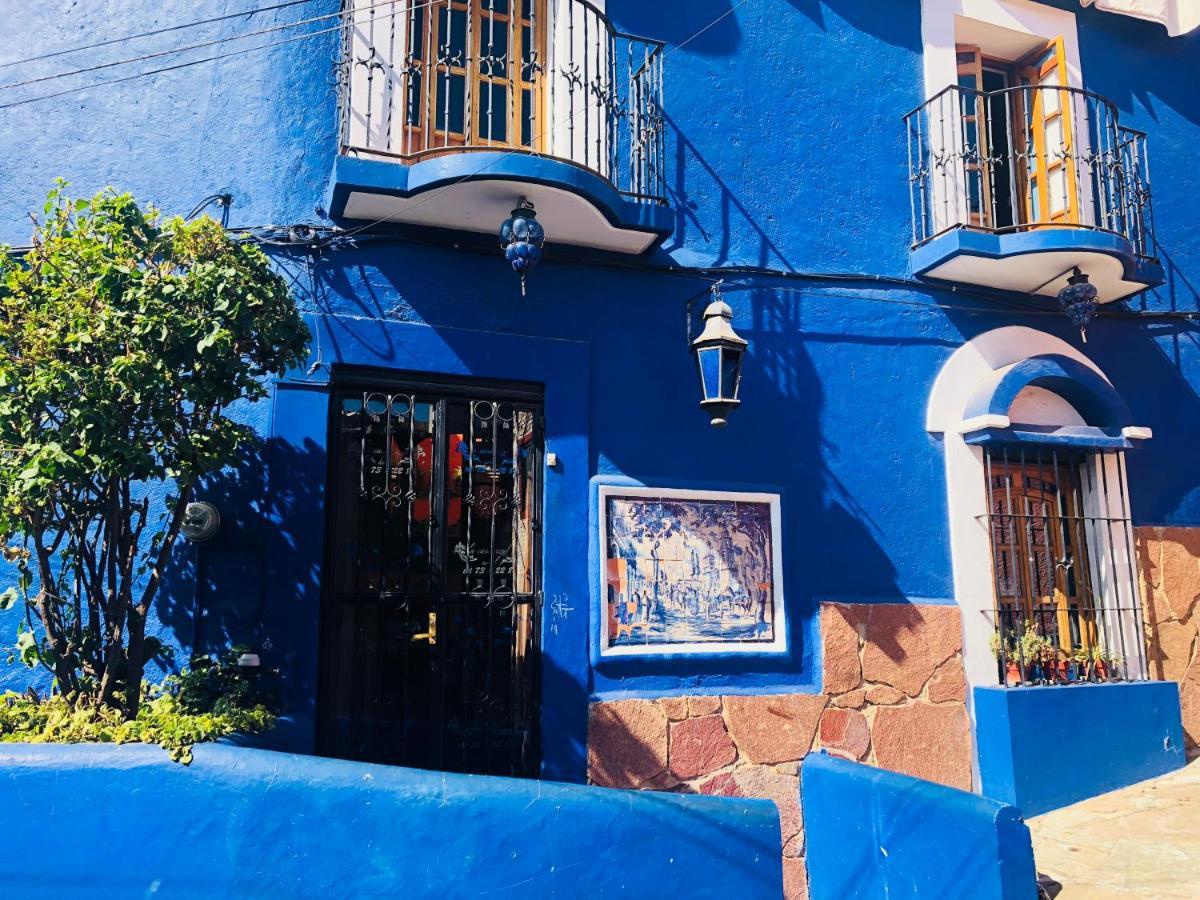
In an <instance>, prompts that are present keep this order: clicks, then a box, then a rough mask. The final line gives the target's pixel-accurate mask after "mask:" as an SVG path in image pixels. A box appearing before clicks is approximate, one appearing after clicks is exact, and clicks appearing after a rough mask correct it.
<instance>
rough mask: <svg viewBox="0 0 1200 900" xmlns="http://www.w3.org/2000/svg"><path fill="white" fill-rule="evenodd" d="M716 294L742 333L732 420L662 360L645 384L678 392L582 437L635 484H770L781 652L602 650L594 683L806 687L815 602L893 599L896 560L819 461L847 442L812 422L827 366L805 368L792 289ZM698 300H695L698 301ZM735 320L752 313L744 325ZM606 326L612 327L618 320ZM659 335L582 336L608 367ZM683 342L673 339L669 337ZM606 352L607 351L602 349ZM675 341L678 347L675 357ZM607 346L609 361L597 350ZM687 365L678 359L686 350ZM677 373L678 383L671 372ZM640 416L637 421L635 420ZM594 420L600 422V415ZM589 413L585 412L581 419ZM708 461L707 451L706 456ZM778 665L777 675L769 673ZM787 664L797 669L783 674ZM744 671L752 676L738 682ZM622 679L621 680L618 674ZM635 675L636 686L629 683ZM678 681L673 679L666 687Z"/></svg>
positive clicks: (679, 368) (890, 464) (689, 375)
mask: <svg viewBox="0 0 1200 900" xmlns="http://www.w3.org/2000/svg"><path fill="white" fill-rule="evenodd" d="M726 300H727V301H728V302H730V303H731V304H732V305H734V307H735V309H736V312H735V321H736V322H738V323H739V324H738V328H739V330H740V331H741V333H742V334H743V335H744V336H745V337H746V338H748V339H749V340H750V342H751V349H750V355H749V357H748V358H747V360H746V364H745V367H744V370H743V376H742V378H743V380H742V386H741V392H740V393H741V397H742V406H741V408H740V409H739V410H738V411H737V413H736V414H735V415H736V426H734V425H731V426H730V427H729V428H726V429H722V430H715V429H713V428H711V427H710V426H709V425H708V424H707V421H706V420H705V418H704V416H703V414H701V413H700V412H699V411H698V410H697V409H696V408H695V406H694V404H693V403H692V402H689V401H690V400H691V398H692V397H694V396H695V392H696V386H695V385H694V383H693V381H694V378H695V373H694V372H693V371H692V370H691V368H690V367H688V366H686V365H675V363H676V360H675V359H672V358H668V359H667V360H666V361H665V362H664V363H663V365H664V366H670V367H671V370H670V371H669V372H668V371H666V370H665V369H664V370H663V371H662V373H661V374H660V375H659V376H658V377H657V378H654V377H653V376H651V380H653V381H656V382H658V384H659V390H660V391H662V392H664V393H666V392H667V391H671V390H672V388H674V390H673V394H674V396H675V397H677V398H687V400H685V401H678V400H676V401H672V402H662V403H660V402H658V400H657V398H651V399H653V400H654V402H652V403H647V404H644V405H643V406H644V410H642V411H640V412H635V411H632V410H631V411H629V413H628V414H626V416H625V417H624V420H623V421H624V422H625V425H626V427H624V428H622V429H618V430H613V429H602V430H598V431H597V432H596V433H595V435H594V438H593V440H594V442H595V443H596V445H597V450H598V452H599V454H600V455H601V458H602V459H603V461H604V462H605V463H606V464H607V465H608V466H609V467H611V469H612V470H613V471H616V472H619V473H621V474H624V475H627V476H630V477H633V478H636V479H638V480H640V481H643V482H645V483H648V484H651V485H653V484H671V483H684V484H686V483H687V482H688V480H689V479H692V480H693V483H705V482H708V483H710V484H713V483H715V484H716V485H717V486H721V485H728V486H730V487H734V488H737V487H741V488H743V489H744V488H745V486H746V485H747V484H749V485H761V486H763V487H764V488H765V489H778V490H780V491H781V492H782V495H783V502H782V504H781V515H782V523H781V524H782V546H783V569H784V590H783V594H784V598H785V602H786V604H787V607H786V608H787V616H788V622H789V625H788V627H789V631H790V634H789V652H788V654H787V656H786V657H782V658H776V659H764V658H762V657H758V658H754V657H750V658H745V657H737V656H718V657H715V658H696V657H687V658H674V659H668V660H661V661H660V660H653V661H652V660H649V659H644V658H643V659H633V658H629V657H615V658H609V659H605V660H603V661H602V662H601V663H600V664H599V666H598V669H599V671H598V673H597V675H596V679H595V683H594V689H595V691H596V692H600V693H602V692H603V691H605V690H608V689H613V688H616V687H618V686H620V687H626V688H628V687H635V686H636V687H638V688H645V689H660V690H661V689H664V688H666V689H667V690H670V689H671V688H672V686H671V685H668V684H666V683H665V682H662V681H661V680H660V681H657V682H651V681H650V680H649V679H651V678H659V679H661V678H664V677H668V678H669V677H671V676H682V675H684V674H686V676H687V677H689V678H697V677H699V678H708V679H710V680H709V682H708V683H707V684H706V685H705V687H704V688H703V689H702V690H721V689H722V687H729V688H733V689H735V690H743V691H744V690H747V689H750V688H766V689H768V690H769V689H772V688H774V689H779V688H780V687H784V686H786V687H787V688H789V689H792V690H804V689H806V687H809V688H811V686H815V685H816V684H817V674H816V669H817V667H816V662H815V661H816V659H817V656H816V653H815V646H814V645H815V640H816V637H817V630H816V627H815V619H816V614H817V602H818V600H820V599H830V598H837V599H855V598H858V599H862V600H870V601H884V600H886V601H891V602H906V599H907V598H906V594H905V591H904V589H903V588H902V587H901V586H900V584H899V581H898V575H897V569H896V566H895V564H894V563H893V561H892V560H891V559H890V558H889V556H888V553H887V552H886V551H885V550H884V549H883V547H882V546H881V534H880V528H879V526H878V525H877V523H875V522H874V521H872V518H871V515H870V512H869V511H868V510H866V509H865V508H864V507H863V506H862V505H860V503H859V502H858V500H857V499H856V497H855V494H854V491H853V490H852V489H850V488H848V487H847V486H846V485H845V484H844V483H843V482H842V480H841V478H840V477H839V475H838V473H837V472H835V471H834V470H833V469H832V468H831V466H830V462H831V461H836V460H837V459H838V458H839V456H840V455H841V453H842V452H843V451H844V452H846V453H848V454H852V455H853V456H855V457H856V458H857V456H858V454H859V452H860V449H859V448H855V447H846V448H841V447H839V446H838V445H836V444H834V443H832V442H831V441H830V440H829V438H828V437H827V436H826V435H827V434H828V433H829V431H830V429H829V427H828V423H827V422H826V421H824V420H823V416H824V408H825V405H826V399H827V397H826V394H827V392H826V381H827V375H826V373H822V372H818V370H817V367H816V365H815V363H814V360H813V357H812V355H811V353H810V350H809V348H808V346H807V334H806V339H805V340H799V339H797V335H799V334H801V327H800V326H801V322H800V319H801V305H802V298H801V296H800V295H798V294H795V293H790V292H787V293H785V292H777V291H775V290H772V289H769V288H754V289H751V290H749V291H741V290H737V291H731V292H728V293H727V294H726ZM702 303H703V300H702V301H701V304H702ZM741 323H751V324H750V327H746V326H744V325H742V324H741ZM618 324H619V323H618ZM663 333H664V331H663V330H662V329H659V328H645V329H638V330H637V331H635V332H629V333H626V334H624V335H623V336H621V337H620V338H619V339H618V338H617V336H616V335H614V336H613V340H612V341H608V340H605V339H604V338H600V339H598V340H596V342H595V343H594V345H593V347H594V351H593V352H594V353H595V354H596V357H595V360H594V365H595V367H596V371H597V372H600V371H604V370H610V369H616V368H619V367H620V366H621V364H622V363H621V359H618V358H617V357H618V356H619V357H621V358H622V359H623V358H634V359H645V360H656V359H658V358H661V357H662V356H663V349H662V348H663V344H664V340H663ZM681 343H682V340H681ZM610 348H611V349H610ZM682 352H683V351H682V348H681V354H682ZM606 354H612V356H613V358H605V357H606ZM685 361H686V360H685ZM676 379H678V381H679V384H678V385H672V384H671V382H672V381H674V380H676ZM593 390H594V391H596V395H595V396H596V401H595V405H596V407H597V411H599V410H600V408H601V406H602V405H603V404H605V403H606V402H614V401H615V398H614V399H613V400H607V398H606V396H605V395H606V392H607V390H608V387H607V385H606V383H605V379H604V378H599V379H597V380H596V383H594V385H593ZM639 414H641V415H644V416H645V417H646V421H645V423H644V426H643V427H639V423H637V422H635V418H636V416H637V415H639ZM601 417H602V418H601V419H600V421H603V414H602V413H601ZM594 421H595V419H594ZM855 427H858V428H861V429H862V438H863V440H869V439H871V437H872V432H874V431H875V430H876V429H875V426H874V425H870V426H868V424H867V423H865V422H864V423H862V424H861V425H856V426H855ZM636 433H644V434H647V435H671V436H672V438H671V440H672V442H673V443H674V444H676V445H677V446H680V447H689V448H691V452H690V453H689V454H688V455H687V456H688V458H686V459H681V458H680V457H679V456H678V455H672V454H664V453H662V452H655V453H648V452H646V447H645V446H644V445H643V444H642V443H641V442H639V441H636V440H631V439H630V435H631V434H636ZM714 461H716V462H715V463H714ZM860 468H869V469H870V473H871V474H870V475H869V478H870V479H872V480H876V479H878V480H881V481H883V482H887V483H889V484H890V483H892V482H894V481H895V480H898V479H900V478H901V473H900V470H899V469H898V468H897V467H896V463H895V462H894V460H893V459H892V457H891V455H890V454H888V455H880V457H879V458H878V460H877V461H875V462H869V461H868V463H867V465H865V466H863V467H860ZM784 673H787V676H788V677H787V680H786V681H782V680H781V676H782V675H784ZM796 674H802V675H803V677H802V678H800V679H796V678H795V677H794V676H795V675H796ZM747 675H750V676H751V677H752V680H751V682H750V683H746V682H745V681H743V679H744V678H745V677H746V676H747ZM618 682H621V684H618ZM639 682H640V683H639ZM676 687H677V685H676Z"/></svg>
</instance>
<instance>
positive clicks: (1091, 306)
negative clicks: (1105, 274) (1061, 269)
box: [1058, 266, 1099, 344]
mask: <svg viewBox="0 0 1200 900" xmlns="http://www.w3.org/2000/svg"><path fill="white" fill-rule="evenodd" d="M1098 293H1099V292H1098V291H1097V290H1096V286H1095V285H1094V284H1092V283H1091V281H1090V280H1089V279H1088V277H1087V275H1085V274H1084V273H1083V272H1080V271H1079V267H1078V266H1076V267H1075V274H1073V275H1072V276H1071V277H1070V278H1068V279H1067V286H1066V287H1065V288H1063V289H1062V290H1061V291H1059V292H1058V305H1059V307H1060V308H1061V309H1062V311H1063V312H1064V313H1066V314H1067V318H1068V319H1070V320H1071V321H1072V322H1073V323H1074V324H1075V327H1077V328H1078V329H1079V336H1080V337H1081V338H1082V339H1083V342H1084V343H1085V344H1086V343H1087V326H1088V322H1090V321H1091V320H1092V319H1093V318H1094V317H1095V315H1096V297H1097V295H1098Z"/></svg>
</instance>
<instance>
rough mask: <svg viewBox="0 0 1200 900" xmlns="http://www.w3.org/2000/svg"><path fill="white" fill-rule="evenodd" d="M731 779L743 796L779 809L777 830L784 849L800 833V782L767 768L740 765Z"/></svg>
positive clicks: (797, 778)
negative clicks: (759, 800) (769, 802)
mask: <svg viewBox="0 0 1200 900" xmlns="http://www.w3.org/2000/svg"><path fill="white" fill-rule="evenodd" d="M733 777H734V780H735V781H736V782H737V786H738V789H739V790H740V791H741V792H742V796H743V797H761V798H762V799H764V800H770V801H772V802H774V804H775V806H776V807H777V808H778V810H779V831H780V834H781V835H782V838H783V846H784V847H786V846H787V845H788V844H789V843H790V842H791V841H792V839H793V838H795V837H796V835H798V834H799V833H800V827H801V823H800V779H799V777H797V776H796V775H784V774H782V773H780V772H776V771H775V770H774V769H772V768H770V767H768V766H742V767H739V768H737V769H734V772H733Z"/></svg>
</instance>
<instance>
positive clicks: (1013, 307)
mask: <svg viewBox="0 0 1200 900" xmlns="http://www.w3.org/2000/svg"><path fill="white" fill-rule="evenodd" d="M230 231H232V232H235V233H239V234H242V235H243V236H245V237H246V238H248V239H252V240H255V241H256V242H258V243H261V244H265V245H267V246H270V247H275V248H280V249H284V250H291V251H294V252H304V253H306V254H311V253H312V252H313V251H314V249H315V250H316V252H321V251H323V250H324V249H344V248H346V247H348V246H357V245H358V244H359V243H361V242H362V241H371V240H381V241H394V242H399V243H408V244H422V245H425V246H430V247H438V248H442V249H444V248H445V244H444V243H442V242H438V241H436V240H432V239H422V238H419V237H417V236H414V235H410V234H406V233H395V232H374V233H370V234H360V235H357V236H355V237H354V238H349V237H348V234H349V233H348V232H346V231H343V230H340V229H337V228H331V227H328V226H322V227H319V228H314V231H317V232H324V233H325V235H326V236H325V237H321V236H320V235H319V234H314V236H313V238H312V239H310V240H306V241H294V240H286V239H285V240H281V239H279V237H277V235H278V234H284V235H287V234H289V233H290V232H291V231H292V228H290V227H288V226H281V225H273V226H259V227H247V228H234V229H230ZM455 249H456V250H458V251H459V252H468V253H477V254H479V255H487V256H491V255H493V254H492V253H491V252H489V251H487V250H484V249H482V247H476V246H472V245H470V244H464V245H456V246H455ZM555 264H556V265H561V266H588V267H593V268H602V269H622V270H625V271H629V272H636V273H641V274H645V273H653V274H656V275H668V276H674V277H678V278H687V279H690V280H693V281H696V280H699V281H704V282H707V284H706V286H705V288H704V290H702V291H701V292H700V293H698V294H695V295H692V296H690V297H689V298H688V299H687V302H688V303H689V304H690V303H692V302H694V301H695V300H696V299H698V298H699V297H703V296H705V295H706V294H708V292H709V291H710V290H711V288H712V285H713V284H716V283H718V282H719V283H721V286H722V290H723V292H725V293H734V292H740V291H769V292H772V293H789V294H799V295H802V296H809V297H812V296H814V293H813V292H814V290H816V291H820V292H821V294H820V295H821V296H831V295H830V294H829V293H828V292H827V291H825V290H823V289H822V288H820V287H816V288H813V289H802V288H798V287H786V286H782V285H761V284H752V283H745V282H735V281H730V278H731V277H738V276H741V277H743V278H776V279H780V280H783V281H805V282H811V283H814V284H816V285H821V284H822V283H827V284H860V285H886V286H888V287H895V288H899V289H902V290H906V291H913V292H918V293H922V294H926V295H928V294H933V293H936V292H944V293H947V294H950V295H953V296H956V297H964V298H971V299H975V300H982V301H986V302H987V303H988V304H990V305H988V306H967V305H962V304H952V303H941V302H938V301H936V300H931V301H928V302H925V301H920V300H908V299H903V298H899V297H887V296H880V295H871V294H863V293H855V294H838V295H836V296H838V297H840V298H841V299H845V300H859V301H864V302H869V303H885V304H891V305H894V306H904V307H908V308H915V309H924V310H930V311H938V312H962V313H973V314H980V315H1018V316H1020V315H1031V316H1052V317H1061V316H1062V315H1063V314H1062V313H1061V312H1060V311H1059V310H1057V309H1050V308H1046V307H1045V306H1044V305H1039V304H1038V303H1037V301H1036V300H1028V299H1025V298H1023V297H1021V296H1020V295H1014V294H1011V293H1009V292H1004V291H993V290H988V289H986V288H973V287H970V286H965V285H957V284H943V283H939V282H928V281H921V280H919V279H916V278H908V277H904V276H899V275H877V274H871V273H866V272H816V271H796V270H794V269H774V268H770V267H765V266H747V265H729V266H676V265H664V264H661V263H659V264H655V263H647V262H623V261H621V260H614V259H604V260H597V259H594V258H588V257H578V256H577V257H567V258H564V257H556V258H555ZM1097 316H1098V317H1099V318H1101V319H1110V320H1112V319H1142V320H1148V319H1152V320H1157V319H1162V320H1178V321H1185V322H1194V323H1197V324H1200V310H1198V311H1196V312H1187V311H1181V310H1162V311H1158V312H1154V311H1137V310H1128V309H1124V310H1116V309H1114V310H1107V309H1104V308H1101V309H1100V311H1099V312H1098V313H1097Z"/></svg>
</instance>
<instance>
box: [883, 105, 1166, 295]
mask: <svg viewBox="0 0 1200 900" xmlns="http://www.w3.org/2000/svg"><path fill="white" fill-rule="evenodd" d="M904 120H905V124H906V127H907V132H908V160H909V194H910V200H911V203H912V236H913V250H912V267H913V272H914V274H916V275H920V276H923V277H926V278H932V279H937V280H941V281H952V282H957V283H964V284H975V285H981V286H985V287H990V288H996V289H1001V290H1008V291H1019V292H1022V293H1029V294H1042V295H1045V296H1054V295H1055V294H1057V292H1058V291H1059V290H1060V289H1061V288H1062V287H1063V286H1064V285H1066V283H1067V278H1068V277H1069V276H1070V275H1071V274H1072V271H1073V269H1074V268H1075V267H1078V268H1079V269H1081V270H1082V271H1083V272H1085V273H1087V274H1088V275H1089V276H1090V278H1091V281H1092V283H1093V284H1094V285H1096V288H1097V289H1098V291H1099V300H1100V301H1101V302H1109V301H1113V300H1119V299H1121V298H1122V297H1126V296H1129V295H1130V294H1133V293H1136V292H1138V291H1142V290H1145V289H1146V288H1148V287H1153V286H1155V285H1157V284H1161V283H1162V282H1163V272H1162V267H1161V266H1160V265H1159V264H1158V262H1157V260H1155V259H1154V257H1153V247H1154V241H1153V233H1152V230H1153V220H1152V216H1151V210H1150V176H1149V168H1148V163H1147V157H1146V139H1145V135H1144V134H1142V133H1141V132H1139V131H1134V130H1133V129H1131V128H1125V127H1123V126H1121V125H1120V123H1119V122H1118V117H1117V109H1116V106H1115V105H1114V104H1113V103H1112V101H1110V100H1108V99H1107V98H1105V97H1102V96H1100V95H1099V94H1095V93H1092V92H1091V91H1085V90H1082V89H1079V88H1071V87H1062V86H1057V85H1054V86H1051V85H1020V86H1017V87H1010V88H1004V89H1002V90H996V91H990V92H983V91H977V90H973V89H970V88H965V87H959V86H951V87H948V88H946V89H945V90H943V91H942V92H941V93H939V94H937V95H936V96H934V97H933V98H932V99H930V100H928V101H926V102H925V103H923V104H922V105H921V106H919V107H917V108H916V109H915V110H913V111H912V112H910V113H909V114H908V115H907V116H905V118H904Z"/></svg>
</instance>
